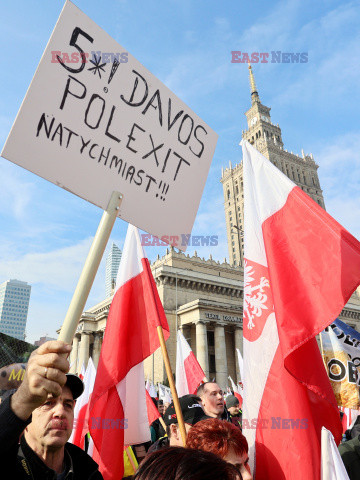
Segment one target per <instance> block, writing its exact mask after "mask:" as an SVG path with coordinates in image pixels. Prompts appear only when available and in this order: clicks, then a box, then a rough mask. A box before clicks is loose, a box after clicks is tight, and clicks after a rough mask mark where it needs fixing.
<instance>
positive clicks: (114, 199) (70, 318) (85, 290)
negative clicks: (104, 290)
mask: <svg viewBox="0 0 360 480" xmlns="http://www.w3.org/2000/svg"><path fill="white" fill-rule="evenodd" d="M122 198H123V196H122V194H121V193H119V192H112V194H111V197H110V201H109V204H108V206H107V209H106V210H105V211H104V213H103V215H102V217H101V220H100V223H99V226H98V229H97V231H96V234H95V237H94V240H93V242H92V244H91V247H90V251H89V253H88V256H87V258H86V261H85V264H84V267H83V270H82V272H81V275H80V278H79V281H78V284H77V286H76V289H75V292H74V295H73V297H72V300H71V303H70V306H69V309H68V311H67V314H66V317H65V320H64V323H63V324H62V327H61V330H60V334H59V340H62V341H64V342H67V343H71V342H72V339H73V338H74V335H75V332H76V328H77V326H78V323H79V320H80V317H81V314H82V312H83V311H84V307H85V304H86V301H87V299H88V296H89V293H90V290H91V287H92V284H93V282H94V279H95V275H96V273H97V271H98V268H99V265H100V261H101V258H102V256H103V253H104V250H105V247H106V244H107V242H108V240H109V237H110V233H111V230H112V228H113V226H114V223H115V220H116V217H117V214H118V211H119V208H120V205H121V202H122Z"/></svg>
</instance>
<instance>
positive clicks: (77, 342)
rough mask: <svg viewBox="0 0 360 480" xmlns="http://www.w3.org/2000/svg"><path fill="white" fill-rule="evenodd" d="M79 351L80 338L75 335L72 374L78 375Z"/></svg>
mask: <svg viewBox="0 0 360 480" xmlns="http://www.w3.org/2000/svg"><path fill="white" fill-rule="evenodd" d="M78 350H79V337H78V335H75V337H74V339H73V343H72V350H71V353H70V365H71V367H70V373H76V367H77V359H78Z"/></svg>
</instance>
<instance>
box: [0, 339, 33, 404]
mask: <svg viewBox="0 0 360 480" xmlns="http://www.w3.org/2000/svg"><path fill="white" fill-rule="evenodd" d="M36 348H37V347H36V346H35V345H31V344H30V343H27V342H24V341H23V340H18V339H17V338H14V337H10V336H9V335H5V333H0V395H1V394H2V393H4V391H5V390H11V389H13V388H18V387H19V386H20V383H21V382H22V381H23V378H24V375H25V368H26V363H27V361H28V359H29V357H30V355H31V352H33V351H34V350H35V349H36Z"/></svg>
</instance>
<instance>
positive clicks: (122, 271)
mask: <svg viewBox="0 0 360 480" xmlns="http://www.w3.org/2000/svg"><path fill="white" fill-rule="evenodd" d="M158 326H162V327H163V329H164V337H165V339H167V338H168V337H169V326H168V323H167V320H166V316H165V312H164V309H163V306H162V304H161V301H160V298H159V295H158V292H157V289H156V285H155V282H154V278H153V275H152V273H151V270H150V265H149V261H148V260H147V258H146V257H145V254H144V251H143V248H142V246H141V243H140V238H139V232H138V230H137V229H136V228H135V227H133V226H132V225H129V228H128V232H127V235H126V239H125V245H124V251H123V255H122V259H121V263H120V267H119V272H118V277H117V285H116V293H115V295H114V298H113V300H112V303H111V307H110V311H109V316H108V320H107V325H106V329H105V334H104V341H103V345H102V348H101V355H100V360H99V366H98V369H97V375H96V380H95V386H94V391H93V394H92V397H91V401H90V417H92V418H95V419H99V418H100V419H101V423H100V424H99V422H98V421H97V422H96V423H95V424H94V423H93V424H92V425H90V432H91V436H92V438H93V440H94V444H95V450H96V451H97V455H98V457H96V458H98V459H99V462H100V463H99V462H98V463H99V466H100V471H101V473H102V475H103V477H104V480H114V479H119V478H122V476H123V470H124V464H123V456H122V454H119V452H122V451H123V449H124V445H135V444H138V443H143V442H147V441H149V440H150V429H149V421H148V415H147V408H146V394H145V382H144V368H143V361H144V360H145V359H146V358H147V357H148V356H149V355H151V354H152V353H153V352H155V350H156V349H157V348H159V346H160V342H159V339H158V334H157V327H158ZM94 458H95V457H94Z"/></svg>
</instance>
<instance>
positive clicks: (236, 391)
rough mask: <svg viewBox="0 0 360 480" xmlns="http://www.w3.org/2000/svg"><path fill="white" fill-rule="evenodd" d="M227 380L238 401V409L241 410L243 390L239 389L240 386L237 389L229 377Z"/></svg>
mask: <svg viewBox="0 0 360 480" xmlns="http://www.w3.org/2000/svg"><path fill="white" fill-rule="evenodd" d="M229 380H230V383H231V388H232V389H233V392H234V395H235V397H236V398H237V399H238V400H239V407H240V408H241V407H242V404H243V396H244V393H243V389H242V388H241V387H240V385H239V386H238V387H237V386H236V385H235V382H234V380H233V379H232V378H231V377H230V376H229Z"/></svg>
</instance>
